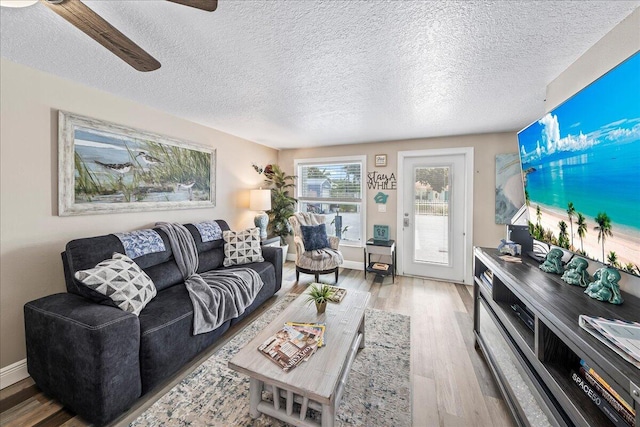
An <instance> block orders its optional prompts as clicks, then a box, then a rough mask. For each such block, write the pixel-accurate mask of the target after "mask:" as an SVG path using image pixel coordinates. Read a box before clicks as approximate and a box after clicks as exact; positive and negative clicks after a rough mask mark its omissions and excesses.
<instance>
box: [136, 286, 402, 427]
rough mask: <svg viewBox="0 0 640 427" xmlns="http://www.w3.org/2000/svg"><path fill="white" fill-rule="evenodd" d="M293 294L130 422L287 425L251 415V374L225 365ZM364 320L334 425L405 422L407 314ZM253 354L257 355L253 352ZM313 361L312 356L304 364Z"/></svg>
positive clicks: (139, 426) (372, 314) (371, 315)
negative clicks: (363, 342)
mask: <svg viewBox="0 0 640 427" xmlns="http://www.w3.org/2000/svg"><path fill="white" fill-rule="evenodd" d="M295 297H296V295H287V296H286V297H285V298H284V299H283V300H282V301H281V302H279V303H277V304H276V305H274V306H273V307H272V308H270V309H269V310H268V311H266V312H265V313H264V314H263V315H262V316H260V317H259V318H258V319H256V320H255V321H253V322H252V323H251V324H250V325H248V326H247V327H246V328H244V329H243V330H242V331H241V332H240V333H239V334H238V335H236V336H235V337H234V338H233V339H232V340H231V341H229V342H228V343H227V344H225V345H224V346H223V347H222V348H221V349H220V350H219V351H218V352H216V353H215V354H214V355H213V356H211V357H210V358H209V359H208V360H207V361H206V362H204V363H203V364H202V365H201V366H199V367H198V368H197V369H196V370H195V371H194V372H192V373H191V374H190V375H188V376H187V377H186V378H185V379H184V380H182V382H181V383H179V384H177V385H176V386H175V387H173V388H172V389H171V390H170V391H169V392H168V393H167V394H165V395H164V396H163V397H161V398H160V399H159V400H158V401H157V402H156V403H154V404H153V406H151V407H150V408H149V409H147V410H146V411H145V412H144V413H143V414H142V415H140V417H138V418H137V419H136V420H135V421H134V422H133V423H131V427H143V426H246V427H249V426H251V427H267V426H273V427H284V426H287V425H288V424H286V423H283V422H281V421H278V420H276V419H274V418H271V417H269V416H267V415H264V414H263V415H261V416H260V417H259V418H257V419H255V420H254V419H252V418H251V417H250V416H249V378H248V377H247V376H245V375H242V374H240V373H238V372H235V371H233V370H231V369H229V368H228V367H227V362H228V361H229V359H231V358H232V357H233V355H234V354H235V353H236V352H237V351H238V350H239V349H241V348H242V347H243V346H244V345H245V344H246V343H248V342H249V341H250V340H251V339H252V338H253V337H254V336H255V335H256V334H257V333H258V332H259V331H260V330H262V329H263V328H264V327H265V326H266V325H268V324H269V322H271V320H273V319H274V318H275V317H276V315H277V314H278V313H280V312H281V311H282V310H283V309H284V308H285V307H286V306H287V305H288V304H289V303H290V302H291V301H293V299H295ZM365 322H366V323H365V328H366V329H365V331H366V334H365V339H366V347H365V348H364V349H362V350H360V352H359V353H358V355H357V356H356V359H355V360H354V362H353V365H352V368H351V373H350V374H349V379H348V381H347V386H346V388H345V392H344V395H343V398H342V402H341V403H340V407H339V409H338V411H337V416H336V425H337V426H344V427H346V426H368V427H369V426H409V425H411V386H410V381H409V354H410V348H409V345H410V341H409V337H410V333H409V327H410V318H409V317H408V316H404V315H400V314H395V313H387V312H384V311H380V310H374V309H367V311H366V320H365ZM327 350H329V351H330V348H328V347H327V348H326V349H325V351H327ZM320 351H322V350H320ZM256 357H261V356H260V354H258V353H257V352H256ZM312 361H313V358H312V359H310V361H308V362H305V363H311V362H312ZM313 412H314V411H312V410H310V414H309V415H310V416H312V417H316V418H317V414H314V413H313Z"/></svg>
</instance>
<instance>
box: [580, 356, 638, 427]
mask: <svg viewBox="0 0 640 427" xmlns="http://www.w3.org/2000/svg"><path fill="white" fill-rule="evenodd" d="M571 380H572V381H573V382H574V383H575V384H576V385H577V386H578V387H579V388H580V389H581V390H582V392H583V393H584V394H586V395H587V396H589V398H590V399H591V401H592V402H593V403H594V404H595V405H596V406H597V407H598V408H599V409H600V410H601V411H602V412H603V413H604V414H605V415H606V416H607V418H609V420H610V421H611V422H612V423H613V425H615V426H616V427H635V425H636V424H635V419H636V411H635V410H634V409H633V407H632V406H631V405H630V404H629V403H628V402H627V401H626V400H624V399H623V398H622V397H620V395H619V394H618V393H617V392H616V391H615V390H614V389H613V388H612V387H611V386H610V385H609V384H608V383H607V382H606V381H605V380H604V379H602V377H601V376H600V375H598V373H597V372H596V371H594V370H593V369H592V368H591V367H590V366H589V365H588V364H587V362H585V361H584V360H581V361H580V368H579V371H578V372H576V371H574V370H572V371H571Z"/></svg>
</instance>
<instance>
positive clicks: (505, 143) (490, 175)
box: [278, 132, 518, 264]
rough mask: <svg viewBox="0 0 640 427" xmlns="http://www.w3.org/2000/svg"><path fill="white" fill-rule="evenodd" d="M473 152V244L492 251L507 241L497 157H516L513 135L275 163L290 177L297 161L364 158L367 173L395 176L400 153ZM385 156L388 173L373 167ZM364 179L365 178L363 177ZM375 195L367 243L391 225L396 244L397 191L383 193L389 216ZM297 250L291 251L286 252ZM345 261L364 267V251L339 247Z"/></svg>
mask: <svg viewBox="0 0 640 427" xmlns="http://www.w3.org/2000/svg"><path fill="white" fill-rule="evenodd" d="M456 147H474V166H475V174H474V177H473V179H474V184H473V192H474V198H473V230H474V232H473V244H474V245H477V246H488V247H496V246H497V245H498V243H500V239H501V238H503V237H504V235H505V226H504V225H497V224H496V223H495V188H496V165H495V161H496V158H495V156H496V154H503V153H517V152H518V143H517V139H516V133H515V132H507V133H494V134H480V135H462V136H451V137H443V138H423V139H412V140H403V141H385V142H377V143H370V144H349V145H338V146H331V147H322V148H307V149H291V150H282V151H280V153H279V155H278V163H279V164H280V166H281V167H282V168H283V170H284V171H285V172H287V173H289V174H295V170H294V166H293V162H294V160H295V159H307V158H317V157H340V156H354V155H366V156H367V171H376V172H380V173H384V174H387V175H391V174H392V173H394V174H395V176H396V178H398V179H400V178H399V176H398V165H397V161H398V151H410V150H426V149H435V148H456ZM376 154H386V155H387V166H386V167H375V165H374V156H375V155H376ZM365 177H366V175H365ZM378 191H380V190H377V189H374V190H367V191H366V193H365V197H366V198H367V213H366V221H367V226H366V231H367V235H366V238H370V237H372V236H373V224H385V225H389V233H390V237H391V238H392V239H396V238H397V231H396V225H397V211H396V209H397V201H398V195H397V190H384V191H383V192H384V193H385V194H389V198H388V200H387V212H385V213H380V212H378V210H377V206H376V204H375V202H374V201H373V197H374V196H375V195H376V194H377V193H378ZM291 250H295V249H290V251H291ZM341 251H342V253H343V255H344V257H345V260H347V261H351V262H356V263H359V264H363V252H362V248H354V247H342V246H341Z"/></svg>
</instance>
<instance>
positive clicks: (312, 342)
mask: <svg viewBox="0 0 640 427" xmlns="http://www.w3.org/2000/svg"><path fill="white" fill-rule="evenodd" d="M324 331H325V325H324V324H319V323H297V322H287V323H286V324H285V325H284V327H283V328H282V329H280V330H279V331H278V332H276V334H275V335H272V336H271V337H269V338H268V339H267V340H266V341H265V342H264V343H262V345H260V347H258V350H259V351H260V353H262V354H263V355H265V356H266V357H268V358H269V360H271V361H272V362H274V363H276V364H277V365H278V366H280V367H281V368H282V370H283V371H284V372H289V371H290V370H292V369H293V368H295V367H296V366H298V365H299V364H301V363H302V362H305V361H307V360H309V358H310V357H311V356H312V355H313V354H314V353H315V352H316V350H318V348H319V347H322V346H323V345H324V339H323V338H324Z"/></svg>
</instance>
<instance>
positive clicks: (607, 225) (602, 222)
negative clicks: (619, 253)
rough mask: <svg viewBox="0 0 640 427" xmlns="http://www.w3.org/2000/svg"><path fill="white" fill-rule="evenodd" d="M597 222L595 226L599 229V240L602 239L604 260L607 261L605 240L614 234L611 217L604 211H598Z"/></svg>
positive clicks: (595, 228)
mask: <svg viewBox="0 0 640 427" xmlns="http://www.w3.org/2000/svg"><path fill="white" fill-rule="evenodd" d="M596 224H598V225H597V226H595V227H593V229H594V230H597V231H598V242H600V241H601V240H602V262H605V257H604V241H605V239H606V238H607V236H609V237H611V236H613V233H612V232H611V218H609V215H607V214H606V213H604V212H598V215H597V216H596Z"/></svg>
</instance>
